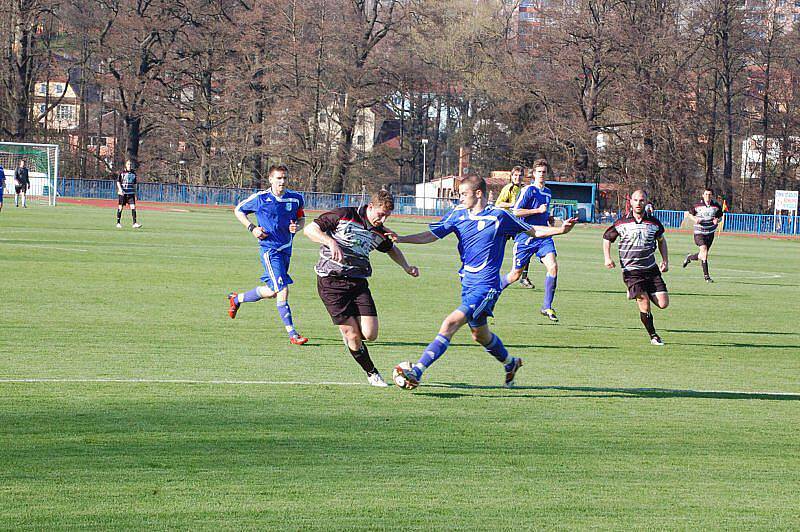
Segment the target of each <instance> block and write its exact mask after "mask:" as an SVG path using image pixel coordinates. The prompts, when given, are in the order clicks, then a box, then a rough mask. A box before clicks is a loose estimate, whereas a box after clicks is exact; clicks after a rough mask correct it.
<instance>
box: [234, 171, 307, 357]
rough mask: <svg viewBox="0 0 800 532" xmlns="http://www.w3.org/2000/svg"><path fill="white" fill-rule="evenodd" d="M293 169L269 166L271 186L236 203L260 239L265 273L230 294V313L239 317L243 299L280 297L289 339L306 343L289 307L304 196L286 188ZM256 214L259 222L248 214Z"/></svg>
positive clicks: (243, 219) (242, 218)
mask: <svg viewBox="0 0 800 532" xmlns="http://www.w3.org/2000/svg"><path fill="white" fill-rule="evenodd" d="M288 179H289V169H288V168H287V167H286V166H283V165H280V166H275V165H273V166H271V167H270V169H269V183H270V185H271V186H270V188H269V190H264V191H261V192H256V193H255V194H253V195H252V196H250V197H249V198H247V199H246V200H244V201H242V202H241V203H239V204H238V205H237V206H236V209H235V210H234V214H235V215H236V218H237V219H238V220H239V221H240V222H241V223H242V225H244V226H245V227H247V230H248V231H250V233H251V234H252V235H253V236H254V237H255V238H256V239H258V241H259V247H260V250H259V255H260V257H261V265H262V266H263V267H264V275H262V276H261V280H262V281H264V285H260V286H257V287H255V288H253V289H252V290H250V291H248V292H244V293H241V294H239V293H236V292H233V293H231V294H228V304H229V305H230V307H229V309H228V315H229V316H230V317H231V318H235V317H236V313H237V312H238V311H239V306H240V305H241V304H242V303H253V302H255V301H260V300H262V299H269V298H273V297H274V298H276V299H277V304H278V313H279V314H280V317H281V320H282V321H283V324H284V326H285V327H286V332H287V333H289V341H290V342H291V343H293V344H295V345H303V344H304V343H306V342H308V338H306V337H304V336H301V335H300V333H298V332H297V330H296V329H295V328H294V322H293V321H292V311H291V309H290V308H289V285H290V284H292V282H293V281H292V278H291V277H290V276H289V261H290V260H291V258H292V241H293V240H294V235H295V233H297V231H299V230H301V229H302V228H303V224H304V222H305V214H304V213H303V206H304V203H303V196H302V195H300V193H298V192H294V191H293V190H288V189H287V188H286V182H287V180H288ZM250 214H255V215H256V221H257V222H258V224H254V223H253V222H251V221H250V218H248V216H249V215H250Z"/></svg>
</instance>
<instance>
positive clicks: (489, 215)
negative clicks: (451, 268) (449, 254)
mask: <svg viewBox="0 0 800 532" xmlns="http://www.w3.org/2000/svg"><path fill="white" fill-rule="evenodd" d="M429 227H430V231H431V233H433V234H434V235H435V236H436V237H437V238H444V237H445V236H447V235H449V234H450V233H455V234H456V236H457V237H458V253H459V254H460V255H461V265H462V266H461V270H460V271H459V272H458V273H459V275H461V285H462V286H463V287H464V288H471V287H475V286H483V287H489V288H495V289H499V288H500V268H501V267H502V265H503V253H504V252H505V247H506V238H507V237H508V236H514V235H516V234H518V233H522V232H524V231H527V230H528V229H530V226H529V225H528V224H526V223H525V222H523V221H522V220H521V219H519V218H517V217H516V216H514V215H513V214H509V213H508V212H506V211H504V210H503V209H497V208H495V207H492V206H491V205H489V206H487V207H486V208H485V209H483V210H482V211H481V212H480V213H479V214H472V213H470V212H469V210H468V209H466V208H465V207H463V206H462V207H456V208H455V209H454V210H452V211H450V212H449V213H448V214H446V215H445V216H444V217H443V218H442V219H441V220H440V221H438V222H434V223H432V224H430V226H429Z"/></svg>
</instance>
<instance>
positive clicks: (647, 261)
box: [603, 213, 664, 272]
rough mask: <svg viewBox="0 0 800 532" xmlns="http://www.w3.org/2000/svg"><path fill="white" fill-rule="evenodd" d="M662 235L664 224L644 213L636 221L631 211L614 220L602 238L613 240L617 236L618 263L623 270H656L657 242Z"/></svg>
mask: <svg viewBox="0 0 800 532" xmlns="http://www.w3.org/2000/svg"><path fill="white" fill-rule="evenodd" d="M663 236H664V226H663V225H661V222H660V221H659V220H658V218H656V217H655V216H648V215H644V217H643V218H642V220H641V221H638V222H637V221H636V218H634V217H633V213H631V214H628V215H627V216H624V217H622V218H620V219H619V220H617V221H616V222H614V224H613V225H612V226H611V227H609V228H608V229H606V232H605V233H603V238H605V239H606V240H608V241H609V242H614V241H616V240H617V238H619V239H620V240H619V264H620V267H621V268H622V271H623V272H633V271H646V270H653V269H655V270H658V265H656V247H657V242H658V241H659V240H661V238H662V237H663Z"/></svg>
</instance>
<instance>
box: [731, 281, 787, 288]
mask: <svg viewBox="0 0 800 532" xmlns="http://www.w3.org/2000/svg"><path fill="white" fill-rule="evenodd" d="M728 282H729V283H731V284H751V285H755V286H782V287H784V288H797V285H796V284H782V283H751V282H745V281H728Z"/></svg>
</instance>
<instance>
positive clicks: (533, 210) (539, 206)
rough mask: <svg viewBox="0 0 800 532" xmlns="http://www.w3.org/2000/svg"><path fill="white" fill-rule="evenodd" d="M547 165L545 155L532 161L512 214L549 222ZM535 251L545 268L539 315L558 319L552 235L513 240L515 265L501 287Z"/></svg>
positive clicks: (530, 220) (516, 276) (539, 222)
mask: <svg viewBox="0 0 800 532" xmlns="http://www.w3.org/2000/svg"><path fill="white" fill-rule="evenodd" d="M549 168H550V167H549V165H548V163H547V161H546V160H545V159H538V160H537V161H536V162H535V163H533V183H531V184H530V185H528V186H527V187H525V188H523V189H522V192H520V194H519V198H517V203H516V204H515V205H514V209H513V210H512V212H513V213H514V214H515V215H517V216H519V217H520V218H522V219H523V220H524V221H525V222H526V223H528V224H530V225H543V226H546V225H547V224H548V222H549V219H550V200H551V199H552V197H553V194H552V193H551V192H550V189H549V188H547V187H546V186H545V185H544V178H545V176H546V175H547V171H548V170H549ZM534 255H535V256H537V257H538V258H539V260H540V261H541V262H542V264H544V266H545V268H547V274H546V275H545V278H544V301H543V302H542V308H541V313H542V316H545V317H547V318H548V319H549V320H550V321H558V317H557V316H556V313H555V311H554V310H553V298H554V297H555V295H556V282H557V279H558V262H557V261H556V245H555V243H554V242H553V239H552V238H550V237H547V238H534V237H532V236H530V235H526V234H524V233H520V234H518V235H517V236H516V238H515V242H514V266H513V267H512V269H511V271H510V272H508V274H507V275H506V276H505V278H504V280H503V282H502V284H503V286H502V287H503V288H505V287H506V286H507V285H509V284H511V283H514V282H516V281H517V280H518V279H519V278H520V277H521V276H522V272H523V271H524V269H525V266H526V265H527V264H528V263H529V262H530V260H531V259H532V258H533V256H534Z"/></svg>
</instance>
